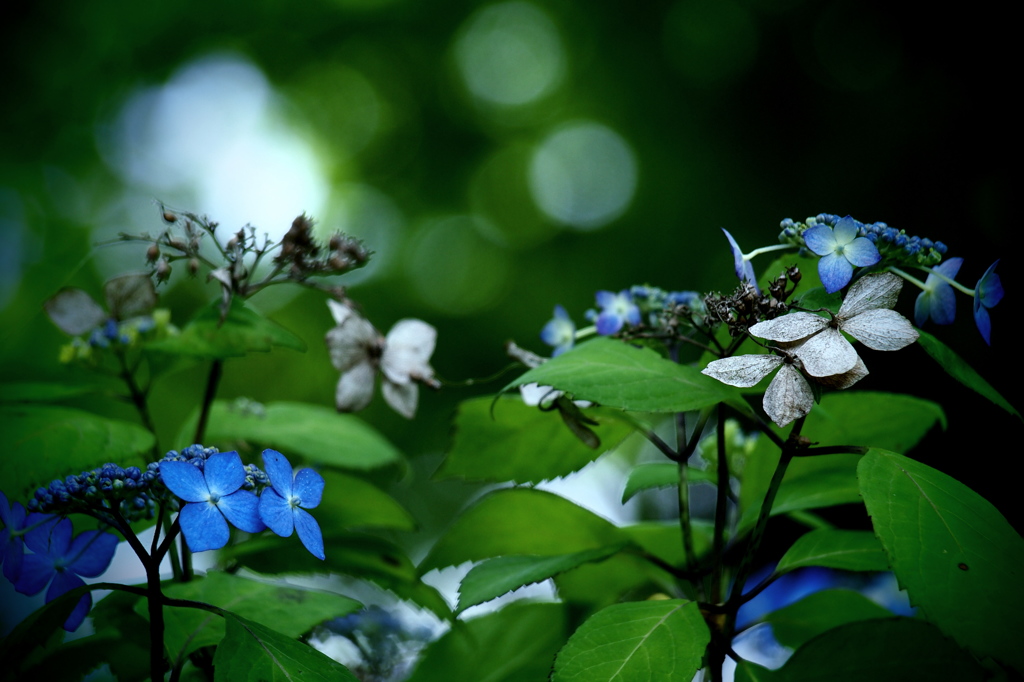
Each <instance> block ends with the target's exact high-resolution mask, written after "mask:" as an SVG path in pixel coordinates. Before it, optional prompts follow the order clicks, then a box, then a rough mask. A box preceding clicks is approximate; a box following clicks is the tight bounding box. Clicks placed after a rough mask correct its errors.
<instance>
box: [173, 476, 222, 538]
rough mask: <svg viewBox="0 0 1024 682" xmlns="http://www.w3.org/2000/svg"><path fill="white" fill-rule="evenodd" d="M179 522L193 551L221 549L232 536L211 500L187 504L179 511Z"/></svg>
mask: <svg viewBox="0 0 1024 682" xmlns="http://www.w3.org/2000/svg"><path fill="white" fill-rule="evenodd" d="M189 466H191V465H189ZM178 522H179V523H180V524H181V532H182V533H184V535H185V542H187V543H188V548H189V549H191V550H192V551H193V552H205V551H206V550H208V549H220V548H221V547H223V546H224V545H226V544H228V539H229V538H230V537H231V531H230V529H228V522H227V521H226V520H225V519H224V515H223V514H221V513H220V510H218V509H217V507H216V505H212V504H210V503H209V502H195V503H192V504H186V505H185V506H184V507H182V508H181V511H180V512H178Z"/></svg>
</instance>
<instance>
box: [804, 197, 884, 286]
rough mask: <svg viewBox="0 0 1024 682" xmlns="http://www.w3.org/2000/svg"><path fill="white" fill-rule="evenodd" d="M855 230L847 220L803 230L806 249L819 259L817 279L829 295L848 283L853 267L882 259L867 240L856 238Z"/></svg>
mask: <svg viewBox="0 0 1024 682" xmlns="http://www.w3.org/2000/svg"><path fill="white" fill-rule="evenodd" d="M859 230H860V227H859V226H858V224H857V221H856V220H854V219H853V218H851V217H850V216H846V217H845V218H843V219H842V220H840V221H838V222H837V223H836V226H835V227H834V228H832V227H829V226H828V225H825V224H824V223H817V224H815V225H812V226H811V227H809V228H807V229H806V230H804V243H805V244H807V248H808V249H810V250H811V251H813V252H814V253H816V254H817V255H819V256H821V260H819V261H818V275H820V276H821V283H822V284H823V285H824V286H825V291H827V292H828V293H830V294H831V293H834V292H836V291H839V290H840V289H842V288H843V287H845V286H846V285H847V284H849V283H850V279H852V278H853V268H854V266H857V267H859V268H864V267H867V266H869V265H874V264H875V263H877V262H878V261H880V260H881V259H882V255H881V254H880V253H878V249H877V248H876V247H875V245H874V243H873V242H872V241H871V240H870V239H868V238H866V237H858V236H857V234H858V233H859Z"/></svg>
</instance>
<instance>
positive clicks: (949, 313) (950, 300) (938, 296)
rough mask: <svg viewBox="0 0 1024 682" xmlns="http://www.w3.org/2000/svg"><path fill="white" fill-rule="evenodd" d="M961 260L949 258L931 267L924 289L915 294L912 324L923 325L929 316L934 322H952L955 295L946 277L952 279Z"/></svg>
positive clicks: (954, 312) (962, 260)
mask: <svg viewBox="0 0 1024 682" xmlns="http://www.w3.org/2000/svg"><path fill="white" fill-rule="evenodd" d="M963 262H964V259H963V258H950V259H949V260H947V261H943V262H942V263H940V264H939V265H936V266H935V267H934V268H932V272H931V273H930V274H929V275H928V279H927V280H925V283H924V286H925V288H924V291H922V292H921V293H920V294H918V295H917V300H916V301H915V302H914V324H916V325H917V326H918V327H920V326H922V325H924V323H925V322H927V321H928V319H929V318H931V319H932V320H933V321H934V322H935V324H952V323H953V318H954V317H956V296H955V294H954V292H953V287H951V286H950V285H949V282H947V281H946V279H954V278H955V277H956V273H958V272H960V266H961V265H963ZM943 277H945V278H946V279H943Z"/></svg>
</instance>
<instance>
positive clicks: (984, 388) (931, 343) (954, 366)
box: [917, 329, 1024, 419]
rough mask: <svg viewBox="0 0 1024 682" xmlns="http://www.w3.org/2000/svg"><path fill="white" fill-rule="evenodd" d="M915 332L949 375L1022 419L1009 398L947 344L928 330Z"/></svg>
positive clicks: (922, 344) (927, 351)
mask: <svg viewBox="0 0 1024 682" xmlns="http://www.w3.org/2000/svg"><path fill="white" fill-rule="evenodd" d="M917 333H918V334H920V337H919V338H918V339H917V343H918V345H920V346H921V348H923V349H924V351H925V352H926V353H928V355H930V356H932V359H934V360H935V362H937V363H939V366H940V367H942V369H944V370H946V372H947V373H948V374H949V376H951V377H953V378H954V379H956V380H957V381H959V382H960V383H961V384H963V385H964V386H966V387H967V388H969V389H971V390H972V391H975V392H976V393H978V394H979V395H982V396H984V397H986V398H988V399H989V400H991V401H992V402H993V403H995V404H996V405H998V406H999V407H1001V408H1003V409H1004V410H1006V411H1007V412H1009V413H1010V414H1012V415H1015V416H1016V417H1018V418H1021V419H1024V417H1021V414H1020V412H1018V411H1017V409H1016V408H1015V407H1014V406H1013V405H1011V404H1010V401H1009V400H1007V399H1006V398H1004V397H1003V396H1002V395H1000V393H999V391H997V390H996V389H994V388H992V385H991V384H990V383H988V382H987V381H985V380H984V379H983V378H982V377H981V375H980V374H978V373H977V372H975V371H974V368H973V367H971V366H970V365H968V364H967V362H966V361H964V359H963V358H961V357H960V356H959V355H957V354H956V353H954V352H953V350H952V349H951V348H950V347H949V346H947V345H946V344H944V343H942V342H941V341H939V340H938V339H937V338H935V337H934V336H932V335H931V334H929V333H928V332H924V331H921V330H920V329H918V330H917Z"/></svg>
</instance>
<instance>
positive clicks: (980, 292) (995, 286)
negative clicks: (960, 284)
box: [974, 259, 1003, 308]
mask: <svg viewBox="0 0 1024 682" xmlns="http://www.w3.org/2000/svg"><path fill="white" fill-rule="evenodd" d="M1000 260H1001V259H1000ZM997 265H999V261H998V260H997V261H996V262H995V263H993V264H992V265H990V266H988V270H986V271H985V274H984V275H982V277H981V279H980V280H978V285H977V286H976V287H975V289H974V298H975V300H978V299H980V300H981V305H983V306H985V307H986V308H991V307H993V306H995V305H996V304H997V303H999V301H1001V300H1003V281H1002V280H1001V279H999V275H997V274H996V272H995V270H996V266H997Z"/></svg>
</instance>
